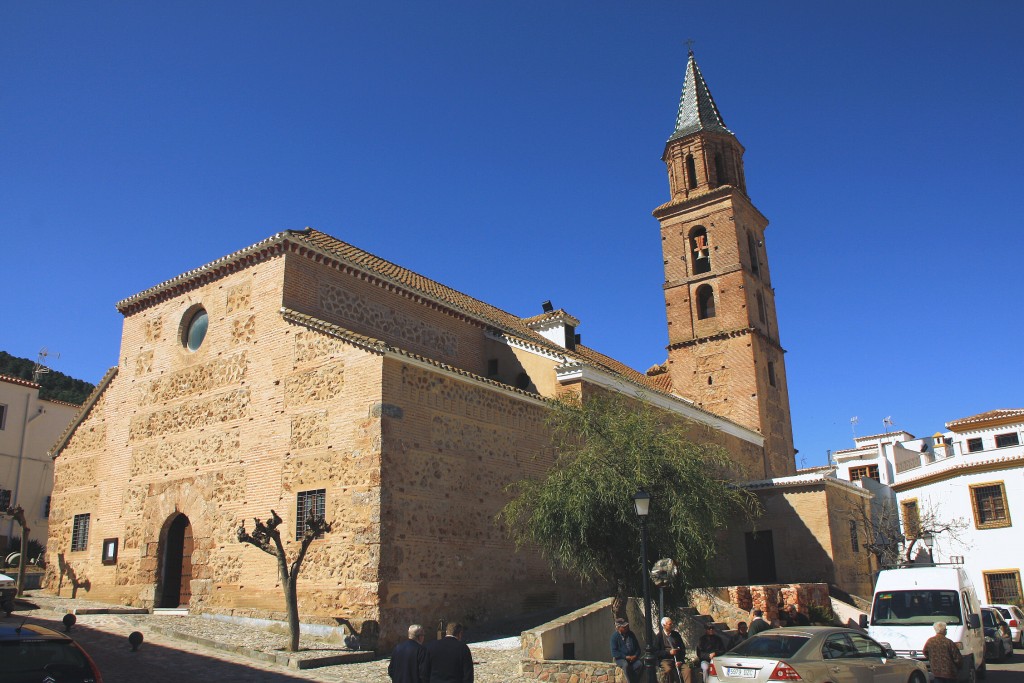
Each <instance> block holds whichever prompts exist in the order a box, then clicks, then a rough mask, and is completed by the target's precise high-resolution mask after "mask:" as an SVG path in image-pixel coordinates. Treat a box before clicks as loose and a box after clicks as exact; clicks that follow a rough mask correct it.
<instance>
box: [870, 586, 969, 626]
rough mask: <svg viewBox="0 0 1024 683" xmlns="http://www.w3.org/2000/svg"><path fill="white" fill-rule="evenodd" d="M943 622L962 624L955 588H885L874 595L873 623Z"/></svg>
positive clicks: (952, 624)
mask: <svg viewBox="0 0 1024 683" xmlns="http://www.w3.org/2000/svg"><path fill="white" fill-rule="evenodd" d="M937 621H944V622H946V625H948V626H962V625H963V623H964V621H963V616H962V615H961V612H960V598H959V597H958V596H957V593H956V591H928V590H916V591H886V592H884V593H876V594H875V604H874V605H873V606H872V608H871V624H872V625H873V626H913V625H920V626H925V625H928V626H930V625H932V624H934V623H935V622H937Z"/></svg>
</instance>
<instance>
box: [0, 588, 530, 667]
mask: <svg viewBox="0 0 1024 683" xmlns="http://www.w3.org/2000/svg"><path fill="white" fill-rule="evenodd" d="M29 600H30V601H31V602H32V603H34V604H35V605H36V606H37V607H38V609H31V610H18V611H16V612H15V613H14V615H13V616H11V617H10V618H9V619H4V620H3V621H5V622H9V621H14V620H19V621H20V620H21V619H23V618H27V619H28V620H29V621H30V622H33V623H39V624H41V625H44V626H47V627H49V628H53V629H56V630H59V631H63V630H64V626H63V624H62V623H61V619H62V617H63V616H64V615H65V614H66V613H68V612H69V611H71V610H72V609H74V608H84V607H95V606H103V607H109V605H99V604H98V603H90V602H87V601H83V600H71V599H68V598H55V597H50V596H45V595H43V594H41V593H38V594H34V595H32V596H30V597H29ZM77 619H78V621H77V624H76V625H75V627H74V629H73V631H72V636H73V637H74V638H75V639H76V640H78V641H79V642H80V643H81V644H82V646H83V647H84V648H85V649H86V650H87V651H88V652H89V654H90V655H91V656H92V657H93V659H94V660H95V661H96V664H97V665H98V666H99V667H100V670H101V672H102V673H103V680H104V682H105V683H137V682H138V681H140V680H143V681H145V683H171V682H172V681H174V682H178V681H188V680H191V681H196V682H197V683H198V682H202V681H216V683H236V682H238V683H241V682H242V681H245V682H247V683H248V682H252V681H258V682H263V681H265V682H267V683H286V682H290V681H323V682H327V683H370V682H373V683H380V682H381V681H388V680H389V679H388V676H387V666H388V660H387V659H379V660H375V661H370V662H363V663H357V664H338V665H333V666H327V667H323V668H318V669H307V670H297V669H290V668H286V667H284V666H281V665H277V664H272V663H268V662H263V661H259V660H256V659H253V658H249V657H245V656H242V655H239V654H235V653H232V652H227V651H224V650H221V649H214V648H209V647H204V646H202V645H197V644H195V643H193V642H188V641H187V640H183V639H180V638H175V637H172V636H170V635H167V633H168V631H172V630H173V631H175V632H178V633H180V634H182V635H184V636H191V637H201V638H206V639H209V640H216V641H218V642H221V643H229V644H231V645H242V646H244V647H245V648H247V649H251V650H266V651H274V648H277V647H280V645H281V644H283V642H284V640H285V637H284V636H282V635H278V634H272V633H269V632H267V631H264V630H262V629H256V628H249V627H245V626H239V625H236V624H231V623H226V622H220V621H216V620H212V619H206V618H203V617H170V616H153V615H148V614H142V615H115V614H96V615H91V614H82V615H79V616H78V617H77ZM132 631H140V632H142V634H143V635H144V637H145V643H144V644H143V645H142V647H141V648H139V650H138V652H132V651H131V647H130V646H129V645H128V634H129V633H131V632H132ZM302 644H303V646H304V647H311V648H324V647H331V648H333V647H334V646H333V645H329V644H326V643H324V642H323V641H319V640H316V639H308V640H307V639H303V643H302ZM470 648H471V649H472V651H473V659H474V661H475V662H477V664H476V670H475V671H476V680H477V681H478V682H479V683H523V682H525V681H526V679H524V678H523V677H521V676H520V675H519V674H518V671H519V665H518V663H519V647H518V638H513V639H504V640H499V641H491V642H487V643H470Z"/></svg>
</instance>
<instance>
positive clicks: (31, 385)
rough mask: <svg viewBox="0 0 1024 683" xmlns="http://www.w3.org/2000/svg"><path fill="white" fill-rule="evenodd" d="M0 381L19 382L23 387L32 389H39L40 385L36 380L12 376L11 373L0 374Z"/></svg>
mask: <svg viewBox="0 0 1024 683" xmlns="http://www.w3.org/2000/svg"><path fill="white" fill-rule="evenodd" d="M0 382H9V383H11V384H17V385H19V386H22V387H28V388H30V389H38V388H39V385H38V384H36V383H35V382H33V381H31V380H27V379H22V378H21V377H11V376H10V375H0Z"/></svg>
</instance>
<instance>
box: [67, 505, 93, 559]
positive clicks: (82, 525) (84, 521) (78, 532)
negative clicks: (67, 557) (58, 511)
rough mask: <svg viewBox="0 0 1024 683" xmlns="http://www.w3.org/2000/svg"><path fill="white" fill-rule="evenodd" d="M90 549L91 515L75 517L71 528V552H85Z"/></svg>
mask: <svg viewBox="0 0 1024 683" xmlns="http://www.w3.org/2000/svg"><path fill="white" fill-rule="evenodd" d="M87 547H89V514H88V513H86V514H84V515H75V521H74V525H73V526H72V528H71V552H77V551H79V550H85V549H86V548H87Z"/></svg>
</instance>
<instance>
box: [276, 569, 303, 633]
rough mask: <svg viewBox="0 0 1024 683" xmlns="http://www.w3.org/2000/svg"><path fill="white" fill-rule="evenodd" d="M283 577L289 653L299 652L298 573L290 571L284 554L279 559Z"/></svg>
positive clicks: (282, 584)
mask: <svg viewBox="0 0 1024 683" xmlns="http://www.w3.org/2000/svg"><path fill="white" fill-rule="evenodd" d="M277 562H278V569H279V570H280V575H281V586H282V587H283V588H284V603H285V609H286V611H287V613H288V652H298V651H299V595H298V591H297V590H296V587H297V584H298V578H299V577H298V572H297V571H294V570H293V571H292V572H290V573H289V571H288V562H287V560H286V559H285V558H284V556H283V554H282V555H279V556H278V558H277Z"/></svg>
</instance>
